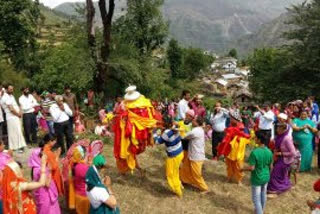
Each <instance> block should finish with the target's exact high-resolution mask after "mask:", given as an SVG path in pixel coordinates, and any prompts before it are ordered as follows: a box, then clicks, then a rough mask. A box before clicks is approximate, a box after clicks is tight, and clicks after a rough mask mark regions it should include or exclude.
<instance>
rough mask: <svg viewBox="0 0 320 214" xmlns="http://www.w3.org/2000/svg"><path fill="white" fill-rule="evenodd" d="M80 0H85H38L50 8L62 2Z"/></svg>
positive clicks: (77, 0) (76, 0) (79, 0)
mask: <svg viewBox="0 0 320 214" xmlns="http://www.w3.org/2000/svg"><path fill="white" fill-rule="evenodd" d="M81 1H82V2H83V1H85V0H40V2H41V3H43V4H44V5H45V6H48V7H51V8H54V7H56V6H58V5H59V4H61V3H64V2H81Z"/></svg>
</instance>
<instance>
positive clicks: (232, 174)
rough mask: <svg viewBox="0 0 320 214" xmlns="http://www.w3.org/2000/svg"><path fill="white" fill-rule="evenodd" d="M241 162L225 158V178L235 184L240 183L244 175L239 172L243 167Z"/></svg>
mask: <svg viewBox="0 0 320 214" xmlns="http://www.w3.org/2000/svg"><path fill="white" fill-rule="evenodd" d="M243 162H244V161H243V160H242V161H233V160H230V159H229V158H226V165H227V176H228V178H229V179H230V180H231V179H232V178H234V179H235V180H236V181H237V182H240V181H241V180H242V178H243V176H244V173H243V172H241V171H240V170H241V168H242V166H243Z"/></svg>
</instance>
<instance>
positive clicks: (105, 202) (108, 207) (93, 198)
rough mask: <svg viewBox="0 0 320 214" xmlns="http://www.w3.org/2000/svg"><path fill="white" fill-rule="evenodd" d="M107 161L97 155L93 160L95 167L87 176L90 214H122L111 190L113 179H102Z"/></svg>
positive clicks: (93, 166)
mask: <svg viewBox="0 0 320 214" xmlns="http://www.w3.org/2000/svg"><path fill="white" fill-rule="evenodd" d="M105 164H106V159H105V158H104V157H103V156H102V155H101V154H99V155H97V156H96V157H95V158H94V159H93V165H92V166H91V167H90V168H89V170H88V171H87V174H86V184H87V196H88V198H89V201H90V205H91V206H90V214H120V210H119V208H118V207H117V201H116V198H115V196H114V194H113V191H112V189H111V179H110V177H108V176H106V177H104V179H102V177H101V171H102V170H103V169H104V168H105Z"/></svg>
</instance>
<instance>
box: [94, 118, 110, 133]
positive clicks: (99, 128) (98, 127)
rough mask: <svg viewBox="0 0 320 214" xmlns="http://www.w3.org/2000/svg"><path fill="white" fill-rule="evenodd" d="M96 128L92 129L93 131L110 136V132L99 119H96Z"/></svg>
mask: <svg viewBox="0 0 320 214" xmlns="http://www.w3.org/2000/svg"><path fill="white" fill-rule="evenodd" d="M96 123H97V125H96V128H95V129H94V133H95V134H96V135H99V136H100V137H111V133H110V132H109V131H108V128H107V126H106V125H104V124H102V122H101V121H100V120H98V121H97V122H96Z"/></svg>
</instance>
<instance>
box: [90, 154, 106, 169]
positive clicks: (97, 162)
mask: <svg viewBox="0 0 320 214" xmlns="http://www.w3.org/2000/svg"><path fill="white" fill-rule="evenodd" d="M106 162H107V161H106V159H105V157H104V156H103V155H101V154H99V155H97V156H96V157H95V158H94V159H93V165H95V166H97V167H99V166H104V165H105V164H106Z"/></svg>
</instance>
